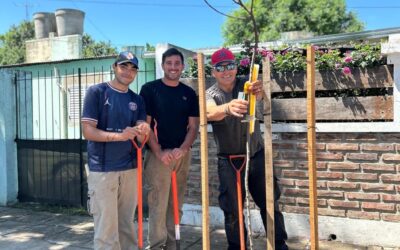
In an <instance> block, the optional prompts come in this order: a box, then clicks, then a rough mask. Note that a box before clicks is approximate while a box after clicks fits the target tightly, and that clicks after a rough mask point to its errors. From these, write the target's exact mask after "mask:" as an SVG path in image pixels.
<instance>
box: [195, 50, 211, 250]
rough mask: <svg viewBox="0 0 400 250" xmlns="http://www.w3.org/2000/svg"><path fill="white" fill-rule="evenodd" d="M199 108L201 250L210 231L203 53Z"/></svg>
mask: <svg viewBox="0 0 400 250" xmlns="http://www.w3.org/2000/svg"><path fill="white" fill-rule="evenodd" d="M197 63H198V80H199V88H198V89H199V106H200V157H201V158H200V159H201V160H200V161H201V206H202V236H203V250H208V249H210V229H209V211H208V206H209V204H208V140H207V135H208V134H207V113H206V97H205V93H206V89H205V86H206V80H205V74H204V56H203V53H197Z"/></svg>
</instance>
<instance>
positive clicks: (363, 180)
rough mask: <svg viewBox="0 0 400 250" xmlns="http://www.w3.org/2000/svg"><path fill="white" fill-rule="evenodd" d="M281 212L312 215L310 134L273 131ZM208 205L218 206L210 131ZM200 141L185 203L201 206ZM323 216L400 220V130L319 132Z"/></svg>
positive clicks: (319, 195) (197, 144)
mask: <svg viewBox="0 0 400 250" xmlns="http://www.w3.org/2000/svg"><path fill="white" fill-rule="evenodd" d="M275 135H277V139H276V140H274V141H273V148H274V170H275V174H276V176H277V177H278V178H280V186H281V190H282V197H281V200H280V203H281V204H280V205H281V208H282V211H285V212H288V213H302V214H308V211H309V209H308V202H309V200H308V170H307V168H308V166H307V134H306V133H281V134H275ZM208 140H209V145H208V146H209V187H210V189H209V193H210V205H211V206H218V199H217V198H218V176H217V170H216V163H217V159H216V148H215V143H214V140H213V137H212V135H211V134H209V137H208ZM199 147H200V142H199V140H197V141H196V142H195V145H194V148H193V160H192V166H191V171H190V176H189V181H188V190H187V195H186V203H190V204H201V182H200V181H201V178H200V152H199ZM317 168H318V169H317V170H318V173H317V176H318V180H317V188H318V207H319V209H318V211H319V214H320V215H327V216H337V217H348V218H354V219H370V220H382V221H391V222H400V134H396V133H317Z"/></svg>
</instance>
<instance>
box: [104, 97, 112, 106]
mask: <svg viewBox="0 0 400 250" xmlns="http://www.w3.org/2000/svg"><path fill="white" fill-rule="evenodd" d="M106 105H108V106H111V103H110V102H109V101H108V98H107V99H106V101H105V102H104V106H106Z"/></svg>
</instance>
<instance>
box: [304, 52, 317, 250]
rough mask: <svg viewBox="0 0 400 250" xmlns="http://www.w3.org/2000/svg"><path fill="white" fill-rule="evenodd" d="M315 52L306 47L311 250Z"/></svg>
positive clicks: (314, 228) (314, 226) (314, 227)
mask: <svg viewBox="0 0 400 250" xmlns="http://www.w3.org/2000/svg"><path fill="white" fill-rule="evenodd" d="M315 137H316V136H315V51H314V48H313V47H312V46H308V47H307V142H308V145H307V151H308V181H309V199H310V204H309V207H310V239H311V250H318V249H319V247H318V245H319V240H318V204H317V160H316V141H315Z"/></svg>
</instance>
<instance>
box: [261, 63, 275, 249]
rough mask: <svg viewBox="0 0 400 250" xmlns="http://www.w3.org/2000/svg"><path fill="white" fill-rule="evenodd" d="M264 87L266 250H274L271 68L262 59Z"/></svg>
mask: <svg viewBox="0 0 400 250" xmlns="http://www.w3.org/2000/svg"><path fill="white" fill-rule="evenodd" d="M262 78H263V87H264V112H265V115H264V145H265V148H264V150H265V163H264V165H265V189H266V192H265V194H266V201H267V202H266V203H267V204H266V206H267V214H266V218H267V221H266V223H267V232H266V234H267V250H274V249H275V217H274V213H275V206H274V202H275V201H274V169H273V160H272V158H273V151H272V124H271V122H272V120H271V89H270V84H271V68H270V62H269V60H268V59H267V58H264V59H263V74H262Z"/></svg>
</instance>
